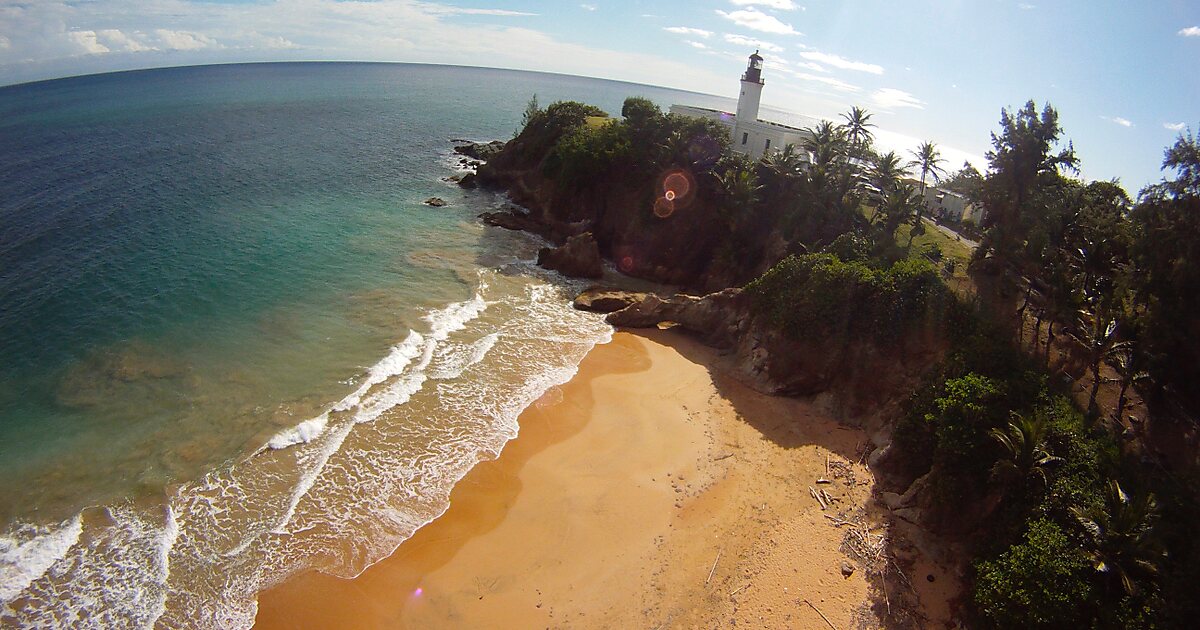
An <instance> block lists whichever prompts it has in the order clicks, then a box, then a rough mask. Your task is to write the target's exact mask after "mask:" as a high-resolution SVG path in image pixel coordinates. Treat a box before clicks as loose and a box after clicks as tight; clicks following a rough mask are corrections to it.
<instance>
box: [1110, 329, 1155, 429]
mask: <svg viewBox="0 0 1200 630" xmlns="http://www.w3.org/2000/svg"><path fill="white" fill-rule="evenodd" d="M1112 358H1113V361H1114V367H1115V368H1116V370H1117V374H1120V375H1121V393H1120V395H1118V396H1117V410H1116V418H1115V419H1116V421H1117V422H1118V423H1121V422H1123V420H1122V418H1123V417H1124V415H1125V404H1126V402H1128V401H1127V399H1126V398H1125V394H1126V393H1127V392H1128V391H1129V386H1130V385H1132V384H1133V383H1134V382H1135V381H1139V380H1141V379H1144V378H1146V377H1148V376H1150V374H1149V372H1146V370H1145V363H1146V355H1145V353H1144V352H1142V350H1141V348H1139V347H1138V346H1137V345H1136V344H1134V343H1131V342H1124V343H1121V344H1118V345H1116V346H1115V347H1114V348H1113V350H1112Z"/></svg>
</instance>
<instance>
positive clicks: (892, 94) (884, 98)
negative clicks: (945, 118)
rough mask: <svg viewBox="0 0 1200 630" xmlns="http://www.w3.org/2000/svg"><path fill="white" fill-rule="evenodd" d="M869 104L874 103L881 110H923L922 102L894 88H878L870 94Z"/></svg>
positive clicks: (923, 103)
mask: <svg viewBox="0 0 1200 630" xmlns="http://www.w3.org/2000/svg"><path fill="white" fill-rule="evenodd" d="M871 102H873V103H875V106H876V107H879V108H881V109H899V108H902V107H912V108H914V109H925V102H924V101H922V100H921V99H919V98H917V97H915V96H913V95H912V94H909V93H908V92H905V91H904V90H897V89H896V88H879V89H878V90H875V91H874V92H871Z"/></svg>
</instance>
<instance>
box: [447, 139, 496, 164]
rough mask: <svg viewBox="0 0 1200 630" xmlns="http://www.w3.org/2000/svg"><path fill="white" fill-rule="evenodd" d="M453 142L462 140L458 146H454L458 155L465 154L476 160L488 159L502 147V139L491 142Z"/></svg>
mask: <svg viewBox="0 0 1200 630" xmlns="http://www.w3.org/2000/svg"><path fill="white" fill-rule="evenodd" d="M455 142H464V143H465V144H461V145H459V146H456V147H454V152H455V153H458V154H459V155H465V156H467V157H469V158H474V159H476V160H481V161H484V162H486V161H488V160H490V159H492V157H494V156H495V155H496V154H497V153H499V152H500V151H501V150H502V149H503V148H504V144H505V143H504V142H503V141H502V140H492V141H491V142H468V141H466V140H456V141H455Z"/></svg>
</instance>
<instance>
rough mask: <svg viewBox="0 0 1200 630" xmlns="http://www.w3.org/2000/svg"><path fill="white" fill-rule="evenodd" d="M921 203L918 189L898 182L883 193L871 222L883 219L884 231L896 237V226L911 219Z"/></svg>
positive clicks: (891, 236)
mask: <svg viewBox="0 0 1200 630" xmlns="http://www.w3.org/2000/svg"><path fill="white" fill-rule="evenodd" d="M919 205H920V197H918V196H917V191H916V189H914V188H913V187H912V186H911V185H909V184H904V183H901V184H897V185H896V186H894V187H892V189H891V190H888V191H887V193H885V194H884V195H883V201H881V202H880V204H879V207H878V208H877V209H876V210H875V215H874V216H872V217H871V223H876V222H877V221H879V220H882V221H883V230H884V232H885V233H886V234H887V235H888V237H889V238H895V234H896V228H898V227H900V226H901V225H903V224H904V223H906V222H907V221H909V220H910V219H911V217H912V215H913V214H914V213H915V212H916V211H917V206H919Z"/></svg>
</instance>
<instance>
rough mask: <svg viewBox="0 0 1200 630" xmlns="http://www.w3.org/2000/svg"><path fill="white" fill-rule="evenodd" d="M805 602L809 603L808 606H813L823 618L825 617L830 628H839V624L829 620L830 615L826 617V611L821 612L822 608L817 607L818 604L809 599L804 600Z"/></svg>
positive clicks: (834, 629)
mask: <svg viewBox="0 0 1200 630" xmlns="http://www.w3.org/2000/svg"><path fill="white" fill-rule="evenodd" d="M804 603H805V604H808V607H809V608H812V609H813V610H814V611H815V612H816V613H817V614H818V615H821V619H824V620H825V623H827V624H829V627H830V628H833V630H837V626H835V625H833V622H832V621H830V620H829V617H826V616H825V613H823V612H821V609H820V608H817V605H816V604H814V603H812V602H810V601H808V600H807V599H806V600H804Z"/></svg>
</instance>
